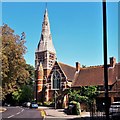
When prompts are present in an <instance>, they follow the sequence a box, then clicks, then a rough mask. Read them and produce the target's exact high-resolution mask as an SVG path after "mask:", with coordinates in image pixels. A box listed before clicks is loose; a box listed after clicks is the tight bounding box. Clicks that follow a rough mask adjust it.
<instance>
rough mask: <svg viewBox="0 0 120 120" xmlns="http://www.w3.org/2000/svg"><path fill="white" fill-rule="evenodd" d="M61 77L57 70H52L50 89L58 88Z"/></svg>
mask: <svg viewBox="0 0 120 120" xmlns="http://www.w3.org/2000/svg"><path fill="white" fill-rule="evenodd" d="M60 81H61V77H60V73H59V72H58V71H54V72H53V74H52V87H53V88H52V89H56V90H59V89H60V86H61V83H60Z"/></svg>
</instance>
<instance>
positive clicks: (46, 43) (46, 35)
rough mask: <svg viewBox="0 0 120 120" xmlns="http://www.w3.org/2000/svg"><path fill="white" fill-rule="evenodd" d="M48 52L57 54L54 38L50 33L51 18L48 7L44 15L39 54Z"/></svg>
mask: <svg viewBox="0 0 120 120" xmlns="http://www.w3.org/2000/svg"><path fill="white" fill-rule="evenodd" d="M46 50H47V51H50V52H52V53H56V51H55V48H54V46H53V43H52V36H51V31H50V23H49V18H48V10H47V7H46V9H45V13H44V19H43V24H42V33H41V38H40V41H39V44H38V48H37V52H43V51H46Z"/></svg>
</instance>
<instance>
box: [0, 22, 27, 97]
mask: <svg viewBox="0 0 120 120" xmlns="http://www.w3.org/2000/svg"><path fill="white" fill-rule="evenodd" d="M1 28H2V48H1V49H2V56H0V57H1V58H0V59H1V60H2V72H1V75H2V91H3V92H2V93H3V97H2V99H5V96H6V95H8V94H11V93H12V92H14V91H16V90H18V89H19V88H20V86H21V85H24V84H25V82H26V81H27V79H28V78H29V72H28V71H27V70H26V69H25V68H26V62H25V59H24V56H23V55H24V54H25V52H26V47H25V46H24V43H25V40H24V39H21V38H20V37H19V36H18V35H15V34H14V30H12V29H11V28H10V27H9V26H8V25H6V24H5V25H3V26H2V27H1ZM22 38H24V37H22Z"/></svg>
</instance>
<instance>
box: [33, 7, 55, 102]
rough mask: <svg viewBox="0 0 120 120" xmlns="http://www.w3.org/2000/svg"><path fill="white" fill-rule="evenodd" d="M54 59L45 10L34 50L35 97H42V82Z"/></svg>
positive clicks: (44, 80) (44, 81)
mask: <svg viewBox="0 0 120 120" xmlns="http://www.w3.org/2000/svg"><path fill="white" fill-rule="evenodd" d="M55 61H56V51H55V48H54V46H53V43H52V36H51V31H50V23H49V18H48V11H47V9H46V10H45V13H44V19H43V23H42V32H41V37H40V41H39V43H38V47H37V49H36V52H35V69H36V70H35V73H36V99H37V101H41V100H40V98H41V99H42V98H43V96H44V95H43V90H44V84H45V83H46V80H47V77H48V75H49V73H50V71H51V69H52V67H53V65H54V63H55Z"/></svg>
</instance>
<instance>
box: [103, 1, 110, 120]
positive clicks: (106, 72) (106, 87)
mask: <svg viewBox="0 0 120 120" xmlns="http://www.w3.org/2000/svg"><path fill="white" fill-rule="evenodd" d="M103 44H104V86H105V113H106V120H109V104H108V103H109V102H108V101H109V99H108V66H107V15H106V0H103Z"/></svg>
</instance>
